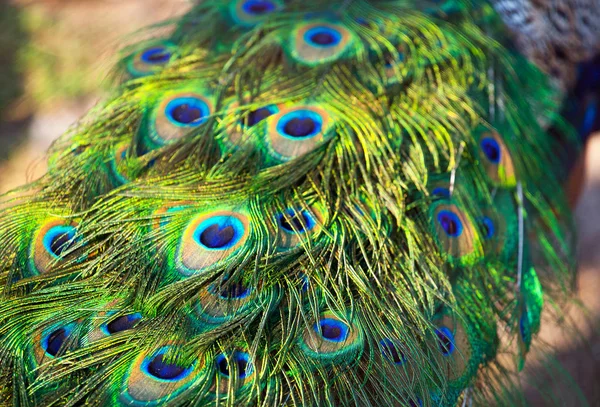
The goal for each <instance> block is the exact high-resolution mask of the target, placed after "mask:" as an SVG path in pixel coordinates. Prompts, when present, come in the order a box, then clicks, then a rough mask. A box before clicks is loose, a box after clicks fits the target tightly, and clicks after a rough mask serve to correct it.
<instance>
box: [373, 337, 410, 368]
mask: <svg viewBox="0 0 600 407" xmlns="http://www.w3.org/2000/svg"><path fill="white" fill-rule="evenodd" d="M379 347H380V349H381V354H382V355H383V356H384V357H385V358H386V359H387V360H389V361H390V362H392V363H394V364H396V365H402V364H404V363H405V362H406V357H405V356H404V353H403V352H402V350H401V349H399V346H398V344H396V343H394V341H392V340H390V339H383V340H382V341H380V342H379Z"/></svg>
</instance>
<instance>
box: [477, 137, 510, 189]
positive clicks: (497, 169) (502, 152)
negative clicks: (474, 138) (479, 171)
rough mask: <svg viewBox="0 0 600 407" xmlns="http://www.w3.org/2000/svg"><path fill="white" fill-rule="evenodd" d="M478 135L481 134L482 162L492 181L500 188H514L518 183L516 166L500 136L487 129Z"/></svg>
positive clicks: (480, 154)
mask: <svg viewBox="0 0 600 407" xmlns="http://www.w3.org/2000/svg"><path fill="white" fill-rule="evenodd" d="M476 133H479V135H478V137H479V156H480V158H481V159H480V162H481V165H482V167H483V168H484V169H485V171H486V173H487V175H488V178H489V179H490V181H491V182H492V183H493V184H494V185H497V186H500V187H504V188H512V187H514V186H515V185H516V183H517V180H516V173H515V165H514V162H513V160H512V157H511V154H510V151H509V149H508V148H507V147H506V144H505V142H504V140H503V139H502V137H501V136H500V134H498V133H497V132H496V131H492V130H488V129H485V128H480V129H478V130H476Z"/></svg>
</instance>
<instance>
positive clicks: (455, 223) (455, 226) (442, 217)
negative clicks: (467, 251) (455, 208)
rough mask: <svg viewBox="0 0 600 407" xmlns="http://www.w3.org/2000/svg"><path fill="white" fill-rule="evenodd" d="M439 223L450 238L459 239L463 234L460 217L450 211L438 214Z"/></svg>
mask: <svg viewBox="0 0 600 407" xmlns="http://www.w3.org/2000/svg"><path fill="white" fill-rule="evenodd" d="M437 218H438V222H439V224H440V226H441V227H442V229H444V231H445V232H446V234H447V235H448V236H450V237H458V236H460V235H461V233H462V229H463V226H462V222H461V221H460V219H459V217H458V216H457V215H456V214H455V213H454V212H450V211H440V213H438V216H437Z"/></svg>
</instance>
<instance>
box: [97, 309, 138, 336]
mask: <svg viewBox="0 0 600 407" xmlns="http://www.w3.org/2000/svg"><path fill="white" fill-rule="evenodd" d="M141 319H142V314H140V313H137V312H136V313H135V314H129V315H122V316H120V317H117V318H115V319H113V320H112V321H110V322H108V323H106V324H103V325H102V327H101V329H102V331H104V333H105V334H107V335H113V334H115V333H117V332H123V331H127V330H129V329H133V328H134V327H135V325H136V324H137V323H138V322H139V321H140V320H141Z"/></svg>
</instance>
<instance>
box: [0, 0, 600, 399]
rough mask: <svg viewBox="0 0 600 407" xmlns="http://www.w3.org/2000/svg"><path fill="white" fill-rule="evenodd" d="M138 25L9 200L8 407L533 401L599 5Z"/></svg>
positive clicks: (1, 327)
mask: <svg viewBox="0 0 600 407" xmlns="http://www.w3.org/2000/svg"><path fill="white" fill-rule="evenodd" d="M149 32H150V33H153V34H156V35H153V36H146V37H145V38H144V39H143V41H141V42H138V43H136V44H134V45H131V46H128V47H126V48H125V49H124V50H123V51H122V54H121V57H120V60H119V61H120V62H119V63H118V64H117V66H116V67H115V69H114V74H112V75H111V78H112V79H113V82H114V85H113V88H112V91H111V93H110V95H109V96H108V97H107V98H106V100H105V101H103V102H102V103H100V104H99V105H98V106H97V107H95V108H93V109H92V111H91V112H90V113H89V114H88V115H86V116H85V117H84V118H82V119H81V121H80V122H79V123H78V124H77V125H76V126H75V127H73V128H72V129H71V130H70V131H68V132H67V134H65V135H64V136H63V137H62V138H60V139H59V140H58V141H57V142H56V143H55V144H54V145H53V146H52V147H51V149H50V151H49V152H48V163H49V166H48V172H47V174H46V175H45V176H43V177H42V178H41V179H39V180H37V181H35V182H33V183H31V184H29V185H27V186H24V187H22V188H19V189H18V190H16V191H13V192H10V193H8V194H7V195H5V196H3V197H2V198H1V201H0V285H1V286H2V289H1V292H0V405H1V406H7V407H8V406H14V407H16V406H23V407H35V406H65V407H75V406H108V407H111V406H115V407H120V406H135V407H151V406H167V407H170V406H196V407H201V406H221V405H223V406H263V407H267V406H274V407H275V406H277V407H287V406H336V407H337V406H373V407H377V406H423V407H425V406H445V407H446V406H447V407H454V406H473V405H474V406H489V405H499V406H519V405H525V404H526V399H525V397H524V396H523V394H522V393H521V392H519V391H513V390H519V389H520V387H521V385H520V379H519V372H520V371H521V370H522V369H523V367H524V365H525V362H526V358H527V355H528V353H530V350H531V349H532V348H535V342H534V341H533V339H534V337H535V336H536V334H537V333H538V331H539V330H540V326H541V321H542V317H541V315H542V310H543V309H545V308H550V309H554V310H555V311H556V310H559V309H560V305H561V304H562V303H564V301H568V298H569V295H570V293H571V290H572V287H573V280H574V274H575V273H574V270H575V260H574V249H573V247H574V243H573V242H574V237H573V236H574V233H573V230H572V223H571V219H570V210H569V207H568V205H567V203H566V198H565V194H564V193H563V183H564V181H565V179H566V176H567V173H568V169H569V166H570V163H571V162H572V158H573V154H576V148H572V147H571V146H576V145H577V143H578V140H580V139H581V138H584V137H585V136H586V135H587V134H589V133H590V132H591V131H593V130H595V129H596V128H597V127H598V119H597V117H598V116H597V104H596V97H597V96H598V94H600V93H598V92H597V90H598V83H599V82H600V80H599V79H598V77H597V76H598V75H597V72H598V69H596V68H595V67H596V66H597V63H596V64H595V62H594V58H595V56H596V54H597V53H598V51H599V50H600V2H598V0H546V1H542V0H537V1H534V0H490V1H483V0H481V1H468V0H448V1H435V0H431V1H425V0H421V1H416V0H345V1H340V0H285V1H284V0H207V1H195V2H194V3H193V5H192V7H191V9H190V10H189V11H188V12H187V13H186V14H184V15H183V16H181V17H180V18H177V19H174V20H172V21H168V22H166V23H164V24H161V25H160V27H158V28H157V29H156V30H152V29H151V30H150V31H149ZM148 38H151V39H148ZM573 106H576V108H574V107H573Z"/></svg>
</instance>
